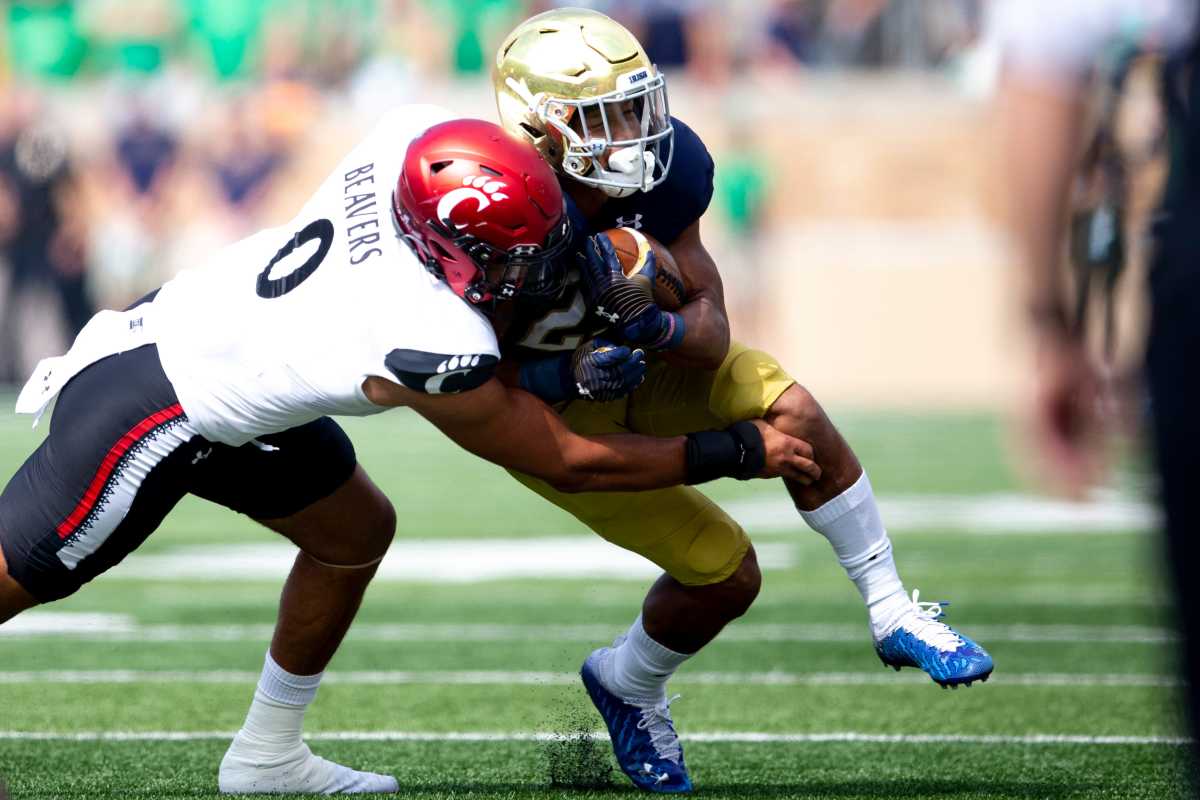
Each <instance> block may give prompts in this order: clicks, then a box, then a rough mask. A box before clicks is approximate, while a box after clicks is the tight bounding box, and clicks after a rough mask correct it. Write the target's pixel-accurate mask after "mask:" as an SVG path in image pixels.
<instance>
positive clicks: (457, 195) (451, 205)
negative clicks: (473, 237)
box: [437, 175, 508, 228]
mask: <svg viewBox="0 0 1200 800" xmlns="http://www.w3.org/2000/svg"><path fill="white" fill-rule="evenodd" d="M504 188H505V185H504V183H502V182H501V181H498V180H496V179H495V178H488V177H484V176H482V175H468V176H467V177H465V178H463V185H462V186H461V187H460V188H458V189H452V190H450V191H449V192H446V195H445V196H444V197H443V198H442V199H441V200H439V201H438V207H437V216H438V219H440V220H450V214H451V213H452V212H453V211H454V209H455V208H457V207H458V204H459V203H461V202H463V201H464V200H474V201H475V202H476V204H477V207H476V209H475V212H476V213H479V212H480V211H483V210H484V209H485V208H487V207H488V206H490V205H491V204H492V203H499V202H501V201H502V200H507V199H508V195H506V194H504V193H503V192H502V191H500V190H501V189H504ZM455 227H458V228H464V227H466V226H465V225H457V224H456V226H455Z"/></svg>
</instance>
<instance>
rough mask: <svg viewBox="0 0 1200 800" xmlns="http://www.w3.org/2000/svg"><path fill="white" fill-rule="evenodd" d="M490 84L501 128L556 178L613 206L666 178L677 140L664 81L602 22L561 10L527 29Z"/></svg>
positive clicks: (618, 30) (622, 32)
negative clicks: (528, 146)
mask: <svg viewBox="0 0 1200 800" xmlns="http://www.w3.org/2000/svg"><path fill="white" fill-rule="evenodd" d="M493 82H494V84H495V88H496V104H497V106H498V107H499V110H500V123H501V125H503V126H504V127H505V129H507V130H508V131H509V132H510V133H512V134H514V135H516V136H519V137H521V138H524V139H527V140H529V141H532V142H533V144H534V146H535V147H537V149H538V151H539V152H540V153H541V154H542V157H543V158H545V159H546V160H547V161H548V162H549V163H550V165H551V166H553V167H554V168H555V169H556V170H558V171H559V172H561V173H563V174H566V175H569V176H570V177H572V178H574V179H575V180H577V181H581V182H583V183H586V184H588V185H589V186H595V187H597V188H599V189H602V190H603V191H604V192H605V193H607V194H609V195H610V196H612V197H625V196H628V195H631V194H633V193H634V192H637V191H639V190H640V191H649V190H650V189H652V188H654V187H655V186H657V185H658V184H659V183H661V182H662V181H663V180H664V179H665V178H666V176H667V170H668V169H669V168H670V166H671V150H672V147H671V142H672V139H673V137H674V133H675V132H674V129H673V128H672V126H671V114H670V110H669V108H668V106H667V88H666V81H665V80H664V79H663V76H662V74H661V73H660V72H659V71H658V68H657V67H655V66H654V64H652V63H651V62H650V59H649V58H648V57H647V56H646V51H645V50H643V49H642V46H641V45H640V44H638V40H637V39H636V38H634V36H633V34H631V33H630V32H629V31H627V30H626V29H625V28H624V27H622V26H621V25H620V24H618V23H617V22H615V21H613V20H612V19H610V18H608V17H606V16H604V15H603V14H601V13H599V12H596V11H589V10H587V9H582V8H560V9H556V10H554V11H547V12H546V13H544V14H539V15H537V16H536V17H531V18H529V19H527V20H525V22H523V23H521V24H520V25H518V26H517V28H516V29H515V30H514V31H513V32H512V33H510V34H509V35H508V37H507V38H505V40H504V44H502V45H501V46H500V50H499V51H498V52H497V53H496V70H495V73H494V74H493ZM606 153H607V158H603V156H604V155H605V154H606Z"/></svg>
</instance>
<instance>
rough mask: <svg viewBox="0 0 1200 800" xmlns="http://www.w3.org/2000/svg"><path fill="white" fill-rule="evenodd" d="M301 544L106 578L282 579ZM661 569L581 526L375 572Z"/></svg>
mask: <svg viewBox="0 0 1200 800" xmlns="http://www.w3.org/2000/svg"><path fill="white" fill-rule="evenodd" d="M755 550H756V552H757V553H758V560H759V564H760V565H762V566H763V567H764V568H765V569H787V568H788V567H792V566H794V565H795V561H796V556H795V548H794V547H793V546H792V545H791V544H785V543H774V544H772V543H764V544H763V545H761V546H756V547H755ZM295 558H296V548H295V547H293V546H292V545H290V544H287V543H284V542H279V543H275V542H264V543H262V544H247V545H232V544H230V545H203V546H194V547H193V546H188V547H174V548H171V549H170V550H169V551H166V552H163V553H159V554H151V553H146V554H139V553H134V554H132V555H131V556H129V557H128V558H126V559H125V560H124V561H123V562H121V564H119V565H118V566H117V567H115V568H114V569H112V570H111V571H110V572H109V573H108V574H106V575H105V578H106V579H108V580H111V579H113V578H117V579H120V578H139V579H141V578H152V579H161V578H179V579H187V580H213V581H238V580H261V579H264V578H265V579H269V580H278V579H281V578H283V577H284V576H285V575H287V573H288V570H290V569H291V567H292V562H293V561H294V560H295ZM661 572H662V570H660V569H659V568H658V567H657V566H655V565H654V564H653V563H651V562H649V561H647V560H646V559H644V558H642V557H641V556H639V555H637V554H636V553H631V552H629V551H628V550H622V549H621V548H619V547H616V546H615V545H612V544H610V543H609V542H606V541H604V540H603V539H601V538H600V537H598V536H593V535H590V534H580V535H578V536H562V537H554V538H540V539H436V540H434V539H428V540H426V539H408V540H401V541H397V542H395V543H394V544H393V545H392V546H391V548H390V549H389V550H388V554H387V556H386V557H384V559H383V563H381V564H380V565H379V571H378V572H376V573H375V580H376V581H378V580H385V581H428V582H431V583H472V582H477V581H489V580H497V579H500V578H542V577H559V578H617V579H625V580H629V579H634V578H636V579H642V578H652V577H657V576H658V575H659V574H660V573H661Z"/></svg>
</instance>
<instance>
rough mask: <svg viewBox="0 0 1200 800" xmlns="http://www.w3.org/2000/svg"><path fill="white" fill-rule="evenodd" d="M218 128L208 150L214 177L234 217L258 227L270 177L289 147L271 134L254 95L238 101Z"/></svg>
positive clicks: (244, 224)
mask: <svg viewBox="0 0 1200 800" xmlns="http://www.w3.org/2000/svg"><path fill="white" fill-rule="evenodd" d="M218 130H219V133H218V137H217V139H216V141H215V142H213V143H212V149H211V150H210V151H209V154H208V158H209V166H210V168H211V169H212V174H213V178H214V180H215V181H216V183H217V186H218V188H219V190H220V196H221V198H222V200H224V202H225V204H226V210H227V211H228V214H229V216H230V218H231V219H232V220H236V221H238V223H239V227H243V228H247V229H249V228H254V227H255V225H256V217H257V215H258V208H259V205H260V204H261V203H262V201H263V200H264V198H265V196H266V192H267V190H268V188H269V183H270V180H271V178H272V177H273V176H274V175H275V174H276V173H277V172H278V171H279V170H280V168H281V167H282V166H283V165H284V163H285V161H286V159H287V151H286V148H285V146H284V144H283V142H282V141H281V139H280V138H278V137H275V136H271V135H269V132H268V130H267V129H266V127H265V126H264V125H263V120H262V119H261V115H260V113H259V109H258V106H257V104H256V103H255V102H252V101H251V100H250V99H246V98H243V99H241V100H239V101H238V102H236V103H234V105H233V106H232V107H231V108H230V109H229V114H228V117H227V119H226V120H225V124H224V125H222V126H220V128H219V129H218Z"/></svg>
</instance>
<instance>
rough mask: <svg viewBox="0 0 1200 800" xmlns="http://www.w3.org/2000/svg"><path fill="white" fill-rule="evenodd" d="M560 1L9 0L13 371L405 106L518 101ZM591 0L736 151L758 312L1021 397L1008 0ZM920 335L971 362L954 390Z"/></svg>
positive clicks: (732, 191)
mask: <svg viewBox="0 0 1200 800" xmlns="http://www.w3.org/2000/svg"><path fill="white" fill-rule="evenodd" d="M554 5H556V4H554V3H540V2H521V1H520V0H287V1H285V0H80V1H79V2H62V1H61V0H11V2H8V3H6V4H5V5H4V10H3V12H0V13H2V14H3V18H2V20H3V21H2V24H3V26H4V30H3V36H2V37H0V385H3V384H6V383H7V384H19V383H21V382H22V381H23V380H24V378H25V376H26V375H27V374H28V372H29V370H30V369H31V367H32V365H33V363H35V362H36V359H37V358H39V357H42V356H45V355H49V354H54V353H57V352H61V351H62V350H63V349H64V348H65V347H66V345H68V344H69V342H70V340H71V338H72V337H73V335H74V333H75V332H76V331H77V330H78V329H79V328H80V327H81V326H82V325H83V323H84V322H86V320H87V319H88V318H89V316H90V315H91V314H92V313H93V311H94V310H96V309H98V308H115V307H122V306H124V305H126V304H128V303H129V302H131V301H132V300H134V299H135V298H137V297H139V296H141V295H142V294H144V293H145V292H147V291H149V290H151V289H153V288H155V287H157V286H158V285H160V284H161V283H162V282H164V281H165V280H167V279H169V278H170V277H171V276H172V275H173V274H175V273H176V272H177V271H178V270H180V269H182V268H185V267H188V266H196V265H198V264H201V263H203V259H204V258H206V257H208V256H209V255H210V254H211V253H213V252H214V251H215V250H216V249H217V248H218V247H220V246H221V245H222V244H224V243H226V242H229V241H232V240H234V239H236V238H239V237H240V236H243V235H245V234H247V233H249V232H251V231H253V230H255V229H257V228H259V227H262V226H265V225H270V224H278V223H280V222H283V221H286V220H287V219H289V218H290V217H291V215H292V214H293V213H294V212H295V211H296V210H297V209H298V207H299V205H300V204H301V203H302V202H303V201H304V200H305V199H306V197H307V196H308V194H309V193H310V192H311V191H312V190H313V189H314V188H315V186H316V185H317V184H318V183H319V181H320V180H321V179H322V178H323V176H324V174H325V172H326V171H327V170H328V169H329V168H330V167H331V166H332V165H333V164H334V163H336V161H337V159H338V157H339V156H340V155H341V154H342V152H343V151H344V150H345V149H346V148H347V147H349V146H350V145H352V144H353V142H354V141H355V140H356V139H357V138H358V137H359V136H361V135H362V134H363V133H364V132H365V131H366V129H367V128H368V127H369V126H370V124H371V123H372V121H373V120H374V119H375V118H377V117H378V116H379V115H380V114H381V113H382V112H383V111H384V110H385V109H387V108H388V107H390V106H392V105H395V104H399V103H406V102H435V103H438V104H441V105H445V106H447V107H449V108H451V109H453V110H455V111H459V112H461V113H462V114H463V115H465V116H482V117H486V118H494V104H493V102H492V100H491V83H490V68H491V62H492V54H493V53H494V51H495V48H496V46H497V45H498V44H499V42H500V40H501V39H502V38H503V36H504V35H505V34H506V33H507V32H508V31H509V30H510V29H511V28H512V27H513V26H514V25H515V24H516V23H517V22H519V21H520V20H521V19H523V18H524V17H526V16H528V15H531V14H534V13H537V12H540V11H543V10H545V9H547V8H550V7H552V6H554ZM563 5H568V4H567V3H564V4H563ZM570 5H587V6H590V7H593V8H596V9H597V10H600V11H603V12H605V13H608V14H610V15H612V16H614V17H616V18H617V19H619V20H620V21H622V22H623V23H625V24H626V25H627V26H628V27H630V28H631V29H632V30H633V31H634V33H635V34H636V35H638V36H639V38H640V39H641V41H642V42H643V43H644V45H645V46H646V49H647V50H648V52H649V54H650V56H651V57H652V58H653V59H654V60H655V61H656V62H657V63H658V64H659V65H660V67H661V68H662V69H663V70H664V71H665V72H666V73H667V75H668V88H669V93H670V99H671V104H672V111H673V112H674V113H675V114H676V115H677V116H679V117H681V118H683V119H685V120H686V121H687V122H688V123H689V124H690V125H691V126H692V127H693V128H695V129H697V130H698V131H699V132H700V134H701V135H702V137H703V138H704V139H705V140H706V142H707V143H708V144H709V146H710V149H711V150H712V151H713V153H714V155H715V157H716V160H717V165H718V170H717V194H716V197H715V200H714V206H713V208H712V210H710V212H709V214H708V216H707V217H706V218H705V222H704V225H705V228H704V234H705V238H706V239H707V240H709V241H710V243H711V246H712V248H713V250H714V251H715V252H716V253H717V255H718V262H719V264H720V266H721V267H722V270H723V272H724V274H725V277H726V281H727V283H728V284H729V287H730V295H731V301H732V303H733V306H734V308H733V312H734V314H735V324H736V325H738V326H739V327H738V330H740V331H741V335H743V336H744V337H745V338H755V337H757V338H758V339H759V340H760V341H762V343H763V344H764V346H770V347H772V348H773V349H774V350H776V351H780V352H781V354H782V355H783V357H784V358H785V359H786V360H788V361H789V363H791V364H792V365H793V366H792V369H793V370H795V371H797V372H798V373H799V374H801V375H808V376H810V380H813V381H817V382H820V381H822V380H823V381H826V382H827V385H826V387H825V393H824V396H826V397H831V396H832V397H834V398H838V399H845V400H847V401H851V402H868V403H869V402H884V403H885V404H889V403H896V404H901V405H903V404H907V403H910V402H911V403H918V404H920V403H925V404H928V403H933V404H941V405H946V404H949V405H955V404H968V405H969V404H980V403H983V404H987V403H989V402H991V401H992V400H994V398H995V397H996V396H997V388H996V387H997V385H998V384H999V383H1001V382H1003V381H1004V380H1006V376H1008V375H1009V374H1010V373H1011V372H1012V371H1014V370H1016V369H1018V368H1017V367H1016V366H1015V362H1014V361H1013V358H1012V356H1011V355H1009V354H1007V353H1006V352H1005V350H1004V348H1003V346H1002V345H1001V344H1000V340H1001V339H1002V338H1003V336H1004V333H1003V331H1004V328H1003V325H1004V323H1003V322H1002V317H1003V314H1002V313H1001V311H1000V310H999V309H1000V306H1001V304H1002V300H1001V299H999V297H998V292H999V287H1000V285H1001V283H1002V273H1003V271H1004V265H1005V263H1006V258H1007V257H1006V255H1005V249H1004V246H1003V242H1002V240H1001V237H999V235H998V234H997V233H996V231H997V230H998V220H997V216H998V212H997V210H996V209H997V200H996V197H995V195H996V190H995V187H994V183H993V182H992V181H991V180H990V177H989V176H990V174H991V173H990V171H989V170H990V167H989V166H988V163H987V159H986V158H984V155H985V154H986V152H987V149H988V141H989V135H990V134H989V131H990V128H991V126H990V124H989V116H988V115H989V110H988V105H987V100H988V97H989V94H990V92H991V87H992V86H993V84H994V73H995V58H994V56H993V55H992V54H991V51H990V48H989V47H988V44H987V42H986V40H985V37H982V36H981V31H982V28H983V21H984V12H985V8H984V2H983V0H732V1H731V2H715V0H670V1H669V2H668V0H648V1H646V2H623V1H622V0H613V1H612V2H590V3H588V2H582V1H581V0H576V2H574V3H570ZM931 292H932V294H931ZM945 298H957V299H953V300H951V301H947V300H945ZM847 303H849V304H852V306H853V308H854V309H855V312H854V314H853V315H851V316H847V315H846V314H845V309H846V307H847V306H846V304H847ZM933 309H936V310H937V314H932V313H930V312H931V310H933ZM939 315H940V318H939ZM965 327H969V328H971V330H964V328H965ZM818 337H827V338H828V339H830V340H831V341H834V342H836V344H837V347H836V348H828V347H820V348H817V347H813V340H814V339H815V338H818ZM881 340H882V341H883V342H884V344H883V345H882V346H881V344H880V342H881ZM918 348H920V350H918ZM815 350H820V351H822V352H821V353H814V351H815ZM827 351H832V352H827ZM905 351H907V352H909V353H912V352H921V353H923V355H922V358H921V359H920V362H921V363H928V364H929V368H928V369H927V370H925V371H933V370H935V369H936V370H937V371H939V372H940V373H946V372H950V373H953V375H952V377H951V381H952V384H953V386H952V388H947V386H948V385H949V383H948V381H947V380H945V379H941V380H933V379H931V378H929V376H927V375H925V372H923V371H922V369H923V368H922V367H920V366H919V365H917V364H914V363H912V362H913V361H914V359H912V358H911V357H910V358H908V359H907V361H908V362H909V363H908V364H904V363H902V362H903V361H904V360H905V359H902V358H899V357H898V353H899V352H905ZM914 369H915V370H916V373H917V374H915V375H914V374H913V370H914ZM931 380H932V382H930V381H931Z"/></svg>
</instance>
